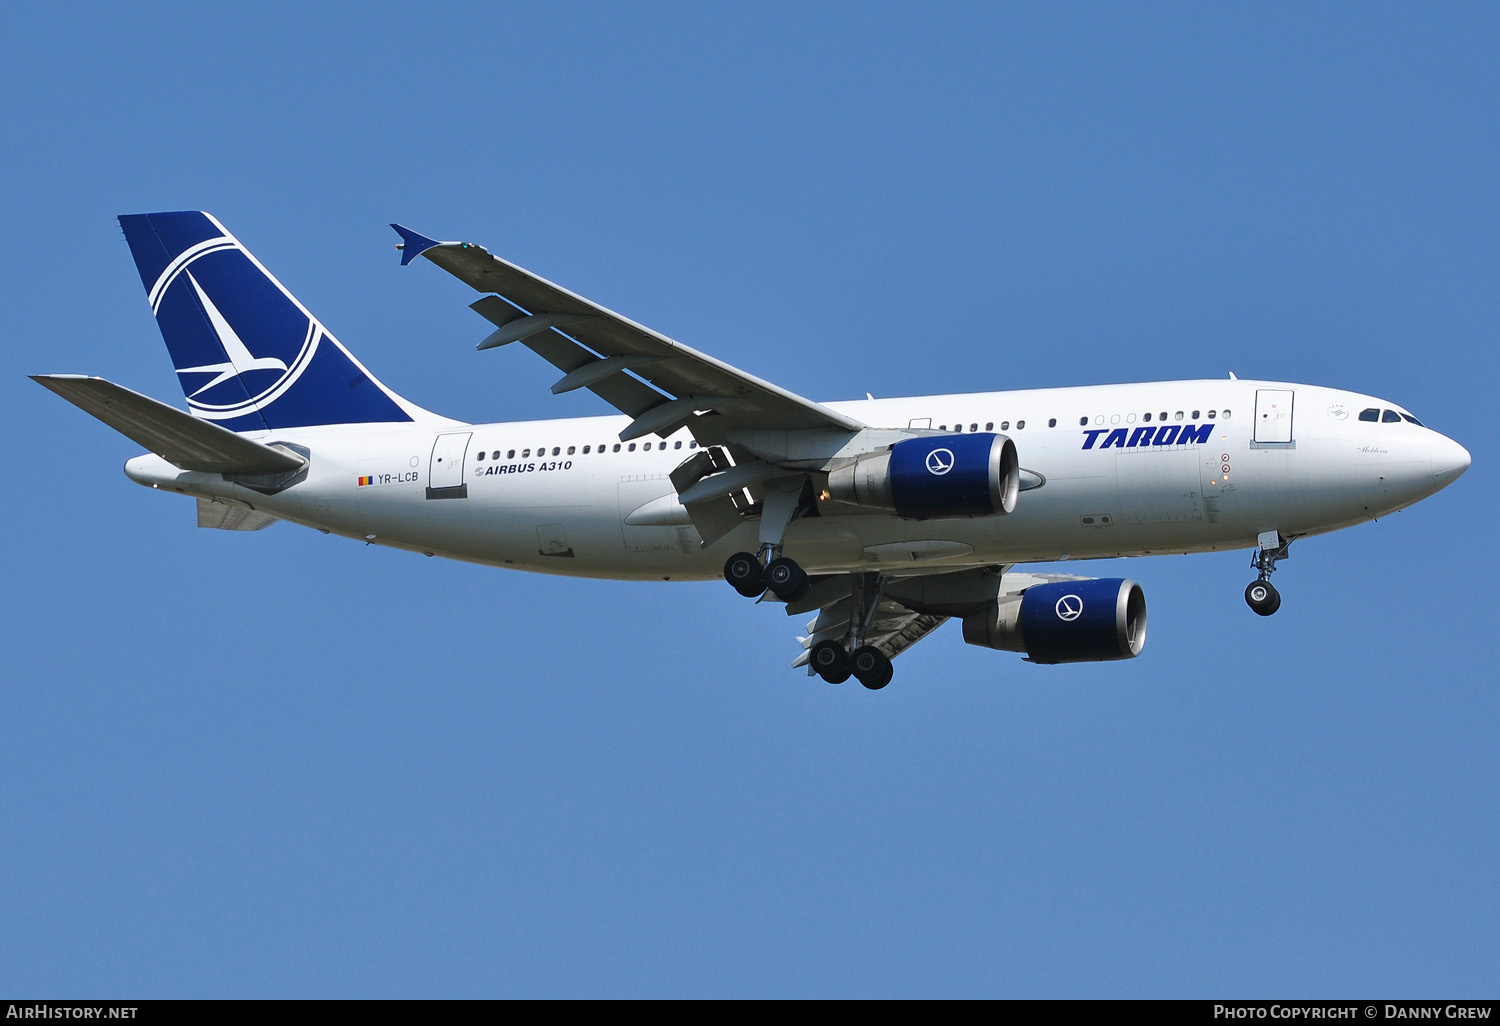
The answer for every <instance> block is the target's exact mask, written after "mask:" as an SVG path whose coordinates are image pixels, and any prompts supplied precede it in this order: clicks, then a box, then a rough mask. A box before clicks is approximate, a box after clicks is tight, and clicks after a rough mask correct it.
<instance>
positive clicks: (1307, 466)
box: [126, 379, 1468, 580]
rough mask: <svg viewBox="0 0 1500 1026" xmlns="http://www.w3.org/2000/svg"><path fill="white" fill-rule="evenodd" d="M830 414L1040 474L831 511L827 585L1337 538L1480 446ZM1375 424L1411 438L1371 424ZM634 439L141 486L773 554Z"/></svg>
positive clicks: (868, 409)
mask: <svg viewBox="0 0 1500 1026" xmlns="http://www.w3.org/2000/svg"><path fill="white" fill-rule="evenodd" d="M826 405H827V406H829V407H830V408H832V409H834V410H837V411H839V412H841V413H845V414H847V415H849V416H851V417H854V418H857V419H858V420H860V421H862V422H864V423H866V424H870V425H872V426H875V427H884V428H900V429H908V428H916V429H920V428H931V429H933V430H935V431H937V430H942V431H945V432H953V431H959V430H961V431H962V432H964V433H969V432H971V431H976V430H977V431H993V432H996V433H1000V434H1004V435H1007V436H1009V437H1010V438H1011V439H1012V440H1013V441H1014V442H1015V445H1016V449H1017V452H1018V454H1019V457H1020V465H1021V467H1022V469H1023V471H1025V472H1027V473H1026V474H1025V475H1024V476H1023V485H1022V487H1023V488H1024V489H1025V490H1024V491H1022V493H1021V494H1020V497H1019V502H1018V503H1017V506H1016V509H1015V511H1014V512H1013V513H1011V514H1009V515H1006V516H988V517H975V518H956V519H939V520H910V519H902V518H900V517H897V516H895V515H892V514H888V513H881V512H868V511H864V510H861V509H858V508H853V507H849V506H842V505H836V504H833V503H828V502H825V503H824V504H823V505H822V507H821V508H820V512H821V513H822V515H821V516H816V517H806V516H805V517H802V518H800V519H798V520H796V521H795V522H794V523H793V524H792V525H791V527H790V528H789V530H788V531H787V534H786V542H785V548H786V552H787V554H788V555H789V556H790V557H792V558H794V559H796V560H797V561H798V562H799V563H801V564H802V565H803V566H804V567H805V568H806V569H807V570H808V571H810V572H814V573H816V572H819V571H831V570H839V569H844V570H847V569H851V568H856V567H862V568H866V569H872V570H890V571H894V572H900V571H901V570H902V569H903V568H905V569H912V568H915V567H920V568H921V569H922V571H924V572H930V571H932V570H936V569H938V568H941V567H944V566H951V567H963V566H976V565H988V564H1011V563H1022V562H1041V561H1053V560H1067V559H1089V558H1099V557H1109V556H1137V555H1149V554H1156V553H1186V552H1209V551H1214V550H1218V549H1226V548H1245V547H1250V546H1253V545H1254V544H1255V543H1256V539H1257V537H1258V536H1261V535H1262V534H1263V533H1264V532H1267V531H1276V532H1279V534H1280V535H1281V536H1282V537H1284V538H1293V537H1299V536H1302V535H1309V534H1318V533H1321V532H1326V531H1332V530H1335V529H1337V528H1340V527H1346V526H1348V525H1350V524H1355V523H1358V522H1360V521H1363V520H1369V519H1373V518H1375V517H1378V516H1382V515H1384V514H1386V513H1389V512H1391V511H1394V510H1398V509H1401V508H1403V507H1405V506H1408V505H1410V504H1411V503H1413V502H1416V501H1417V500H1419V499H1421V498H1424V497H1425V496H1428V495H1431V494H1432V493H1433V492H1435V491H1437V490H1438V489H1440V488H1442V487H1444V486H1445V485H1446V484H1448V483H1450V482H1451V481H1452V480H1454V479H1455V478H1456V477H1457V476H1458V475H1459V474H1460V473H1462V471H1463V469H1464V468H1465V467H1467V465H1468V453H1467V452H1465V451H1464V450H1463V448H1462V447H1461V446H1459V445H1458V444H1457V443H1455V442H1453V441H1451V440H1449V439H1447V438H1445V437H1444V436H1443V435H1441V434H1438V433H1437V432H1435V431H1432V430H1430V429H1428V428H1425V427H1422V426H1420V425H1418V424H1416V423H1413V422H1411V421H1409V420H1406V419H1400V414H1401V413H1403V412H1404V411H1402V410H1401V409H1400V408H1399V407H1396V406H1395V405H1394V404H1392V403H1390V402H1387V401H1384V400H1380V399H1377V398H1373V397H1370V396H1365V395H1359V394H1356V393H1351V392H1344V391H1338V390H1335V389H1329V388H1321V387H1316V386H1307V385H1292V384H1283V383H1274V382H1264V381H1239V380H1233V379H1230V380H1204V381H1172V382H1156V383H1145V384H1131V385H1099V386H1089V387H1079V388H1052V389H1036V390H1027V391H1015V392H986V393H974V394H967V395H943V396H926V397H916V398H905V399H872V400H864V401H858V402H841V403H828V404H826ZM1370 409H1374V410H1377V411H1379V414H1378V416H1386V411H1395V414H1396V417H1397V419H1396V421H1395V422H1388V420H1379V419H1377V420H1376V421H1374V422H1371V421H1367V420H1361V419H1360V414H1361V412H1362V411H1366V410H1370ZM628 422H629V418H626V417H623V416H613V417H590V418H582V419H574V420H548V421H528V422H518V423H501V424H475V425H468V424H460V423H457V422H442V423H441V424H437V425H435V424H432V423H427V424H403V425H389V426H387V425H381V424H364V425H346V426H338V427H325V428H299V429H294V430H285V431H277V432H274V433H264V434H261V435H258V436H255V437H257V438H258V439H259V440H260V441H263V442H267V443H274V442H288V443H294V444H296V445H300V446H304V447H306V449H307V450H308V452H309V466H308V468H307V473H306V477H305V478H304V479H303V480H301V481H299V482H298V483H297V484H295V485H293V486H292V487H289V488H287V489H285V490H284V491H281V492H279V493H277V494H273V495H265V494H261V493H260V492H258V491H255V490H252V489H250V488H246V487H243V486H241V485H238V484H233V483H230V482H228V481H226V480H224V479H223V478H222V477H221V476H219V475H215V474H205V473H196V472H188V471H181V470H178V469H177V468H176V467H173V466H172V465H170V464H168V463H167V462H165V461H164V460H161V459H160V458H158V457H155V456H142V457H138V458H136V459H134V460H131V461H130V462H129V463H128V464H127V466H126V472H127V473H128V474H129V475H130V477H131V478H132V479H133V480H136V481H138V482H140V483H142V484H146V485H149V486H151V487H157V488H162V489H169V490H176V491H180V492H183V493H185V494H190V495H195V496H199V497H206V498H212V499H218V500H221V501H227V502H231V503H235V504H242V505H247V506H250V507H251V508H254V509H256V510H259V511H262V512H264V513H268V514H270V515H272V516H275V517H278V518H281V519H285V520H290V521H293V522H296V523H300V524H305V525H307V526H310V527H315V528H318V529H321V530H324V531H328V532H332V533H335V534H340V535H345V536H348V537H354V538H360V539H363V540H367V541H370V542H373V543H377V544H384V545H392V546H396V547H400V548H407V549H412V550H416V551H421V552H425V553H428V554H431V555H439V556H446V557H450V558H454V559H463V560H470V561H474V562H480V563H488V564H493V565H495V566H507V567H515V568H517V569H524V570H534V571H539V572H543V573H554V574H568V575H574V576H585V577H609V578H626V579H641V580H645V579H658V580H660V579H671V580H681V579H707V578H716V577H718V576H719V574H720V571H721V568H722V566H723V563H724V560H725V558H726V556H727V555H729V554H730V553H732V552H736V551H740V550H751V551H753V550H755V548H756V530H757V528H756V526H755V522H754V521H748V522H747V523H746V524H745V525H744V526H742V527H740V528H738V529H736V530H734V531H732V532H731V533H730V534H728V535H726V536H725V537H723V538H720V539H718V540H717V541H716V542H715V543H714V544H712V545H710V546H708V547H706V548H705V547H703V546H701V545H700V539H699V536H698V534H697V532H696V531H695V529H694V528H693V526H692V525H691V523H690V521H689V520H688V518H687V516H686V514H685V511H683V510H682V508H681V507H680V506H677V505H676V502H675V491H674V489H673V487H672V484H671V482H670V481H669V480H668V474H670V473H671V472H672V470H673V469H674V468H676V467H677V466H678V465H679V464H681V463H682V462H683V460H685V459H686V458H688V457H689V456H691V455H692V452H691V450H692V449H693V448H695V444H694V442H693V441H692V438H691V436H690V435H689V434H688V432H687V431H686V430H682V431H678V432H677V433H676V434H674V435H672V436H671V437H669V438H668V439H666V440H665V441H662V440H661V439H659V438H657V437H656V436H654V435H653V436H648V437H647V438H645V439H639V440H637V441H636V442H635V443H620V442H619V439H618V437H617V436H618V434H619V432H620V431H621V430H622V429H623V428H624V427H625V425H626V424H627V423H628ZM1189 426H1191V427H1192V434H1191V437H1192V441H1190V442H1189V443H1188V444H1181V442H1180V441H1179V439H1180V438H1181V437H1182V436H1183V433H1184V431H1186V430H1187V429H1188V427H1189ZM1172 428H1176V430H1175V431H1173V430H1170V429H1172ZM1158 439H1161V440H1163V441H1165V444H1157V442H1158ZM648 445H649V449H648V448H647V446H648ZM1028 484H1029V487H1028ZM632 521H635V522H634V523H633V522H632Z"/></svg>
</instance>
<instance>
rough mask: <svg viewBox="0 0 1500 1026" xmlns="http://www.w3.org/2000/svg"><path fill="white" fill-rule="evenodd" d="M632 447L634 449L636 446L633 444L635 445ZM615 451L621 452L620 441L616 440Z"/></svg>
mask: <svg viewBox="0 0 1500 1026" xmlns="http://www.w3.org/2000/svg"><path fill="white" fill-rule="evenodd" d="M631 448H632V449H634V448H635V446H633V445H632V446H631ZM614 451H615V452H619V451H620V443H619V442H616V443H615V448H614Z"/></svg>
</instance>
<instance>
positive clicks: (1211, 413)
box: [1208, 410, 1219, 420]
mask: <svg viewBox="0 0 1500 1026" xmlns="http://www.w3.org/2000/svg"><path fill="white" fill-rule="evenodd" d="M1218 412H1219V411H1218V410H1209V411H1208V419H1209V420H1213V419H1214V414H1216V413H1218Z"/></svg>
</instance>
